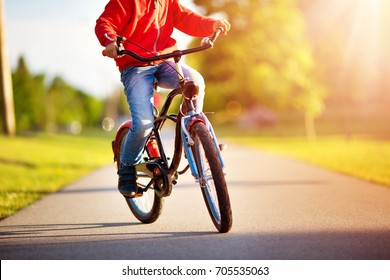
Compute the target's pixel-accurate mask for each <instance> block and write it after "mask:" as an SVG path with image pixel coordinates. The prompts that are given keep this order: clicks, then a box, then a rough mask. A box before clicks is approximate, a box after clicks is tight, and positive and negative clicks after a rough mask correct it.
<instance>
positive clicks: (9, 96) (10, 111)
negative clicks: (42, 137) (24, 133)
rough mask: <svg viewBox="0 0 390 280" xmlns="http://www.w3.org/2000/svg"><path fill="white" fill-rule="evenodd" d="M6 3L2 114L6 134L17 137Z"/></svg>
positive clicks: (0, 52) (0, 21) (0, 67)
mask: <svg viewBox="0 0 390 280" xmlns="http://www.w3.org/2000/svg"><path fill="white" fill-rule="evenodd" d="M4 24H5V20H4V3H3V0H0V94H1V99H2V101H3V102H2V110H1V111H2V114H3V122H4V125H3V126H4V132H5V134H6V135H8V136H13V135H15V132H16V128H15V110H14V97H13V91H12V76H11V69H10V66H9V63H8V58H7V52H6V42H5V27H4Z"/></svg>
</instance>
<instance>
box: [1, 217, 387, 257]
mask: <svg viewBox="0 0 390 280" xmlns="http://www.w3.org/2000/svg"><path fill="white" fill-rule="evenodd" d="M134 226H140V228H132V232H130V230H127V229H128V227H134ZM142 226H147V225H140V224H139V223H86V224H84V223H81V224H77V223H75V224H42V225H19V226H9V227H7V226H6V227H1V228H0V230H1V235H0V245H1V246H0V257H1V259H3V260H4V259H167V260H172V259H266V260H271V259H278V260H307V259H316V260H318V259H319V260H323V259H337V260H344V259H352V260H360V259H365V260H378V259H390V230H380V229H378V230H370V231H364V230H351V231H318V232H305V231H302V232H263V233H239V232H238V233H234V232H232V233H229V234H219V233H217V232H214V231H205V232H193V231H191V232H178V231H154V232H153V231H146V230H145V231H142ZM134 229H136V231H134ZM9 239H11V240H12V241H13V242H12V244H11V243H10V244H8V242H7V241H9Z"/></svg>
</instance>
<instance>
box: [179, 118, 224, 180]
mask: <svg viewBox="0 0 390 280" xmlns="http://www.w3.org/2000/svg"><path fill="white" fill-rule="evenodd" d="M198 122H202V123H203V124H204V125H205V126H206V127H207V130H208V132H209V133H210V136H211V138H212V139H213V142H214V146H215V148H216V151H217V153H218V158H219V161H220V163H221V166H222V168H224V166H225V165H224V162H223V159H222V155H221V151H220V146H219V144H218V140H217V137H216V135H215V132H214V129H213V127H212V125H211V123H210V121H209V120H208V118H207V117H206V115H205V114H204V113H199V114H195V113H194V114H187V115H186V116H184V117H182V119H181V137H182V139H183V146H184V150H185V153H186V155H187V160H188V163H189V166H190V169H191V174H192V176H194V178H195V180H196V181H197V182H199V181H203V180H207V178H203V176H204V174H199V171H198V167H197V165H196V162H195V155H194V154H193V152H192V149H191V147H192V146H194V144H195V142H194V140H193V138H192V136H191V133H190V131H191V129H192V126H193V125H194V124H195V123H198Z"/></svg>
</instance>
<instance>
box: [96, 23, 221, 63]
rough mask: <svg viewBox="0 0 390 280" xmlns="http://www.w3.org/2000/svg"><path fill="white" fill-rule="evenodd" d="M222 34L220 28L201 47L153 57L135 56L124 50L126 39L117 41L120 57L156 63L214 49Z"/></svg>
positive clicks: (122, 38)
mask: <svg viewBox="0 0 390 280" xmlns="http://www.w3.org/2000/svg"><path fill="white" fill-rule="evenodd" d="M221 32H222V30H221V29H219V28H218V29H217V30H216V31H215V32H214V34H213V35H212V36H211V37H206V38H203V39H202V43H201V46H200V47H195V48H190V49H185V50H175V51H173V52H171V53H167V54H162V55H154V56H151V57H141V56H139V55H137V54H135V53H134V52H131V51H129V50H125V49H123V45H122V42H123V41H126V38H125V37H122V36H118V37H117V40H116V41H117V45H118V48H119V50H118V55H124V54H126V55H130V56H131V57H133V58H135V59H137V60H139V61H142V62H154V61H158V60H164V59H169V58H178V57H181V56H183V55H187V54H190V53H195V52H200V51H204V50H207V49H210V48H212V47H213V45H214V42H215V41H216V40H217V38H218V36H219V35H220V34H221ZM102 54H103V56H106V51H105V50H103V51H102Z"/></svg>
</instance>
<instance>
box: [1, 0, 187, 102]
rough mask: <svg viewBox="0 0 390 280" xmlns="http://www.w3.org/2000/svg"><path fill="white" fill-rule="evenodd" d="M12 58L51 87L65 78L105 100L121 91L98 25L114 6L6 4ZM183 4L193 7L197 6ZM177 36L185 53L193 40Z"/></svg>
mask: <svg viewBox="0 0 390 280" xmlns="http://www.w3.org/2000/svg"><path fill="white" fill-rule="evenodd" d="M3 1H4V5H5V11H4V12H5V17H4V18H5V32H6V41H7V46H6V47H7V53H8V55H9V61H10V64H11V68H12V69H14V68H15V66H16V64H17V61H18V58H19V57H20V56H21V55H23V56H24V58H25V60H26V63H27V66H28V67H29V69H30V71H31V72H33V73H45V74H46V76H47V78H48V79H47V80H48V81H50V79H51V78H53V77H54V76H57V75H58V76H61V77H62V78H63V79H65V80H66V81H67V82H68V83H69V84H71V85H73V86H75V87H77V88H79V89H82V90H84V91H86V92H88V93H90V94H92V95H94V96H96V97H99V98H104V97H106V96H108V95H109V94H111V93H112V92H113V91H114V90H115V88H117V87H119V86H120V80H119V79H120V78H119V71H118V70H117V68H116V66H115V62H114V61H113V60H111V59H109V58H106V57H103V56H102V55H101V51H102V49H103V48H102V47H101V46H100V44H99V42H98V40H97V38H96V36H95V31H94V28H95V22H96V19H97V18H98V17H99V15H100V14H101V13H102V12H103V10H104V7H105V5H106V4H107V2H108V0H66V1H53V0H3ZM181 2H182V3H183V4H185V5H186V6H188V7H193V6H192V2H191V0H182V1H181ZM178 34H179V33H177V34H176V35H174V36H175V37H176V38H177V39H178V40H179V43H180V42H181V44H179V47H180V48H182V47H184V46H185V44H186V42H187V41H188V37H181V36H182V35H178Z"/></svg>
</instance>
